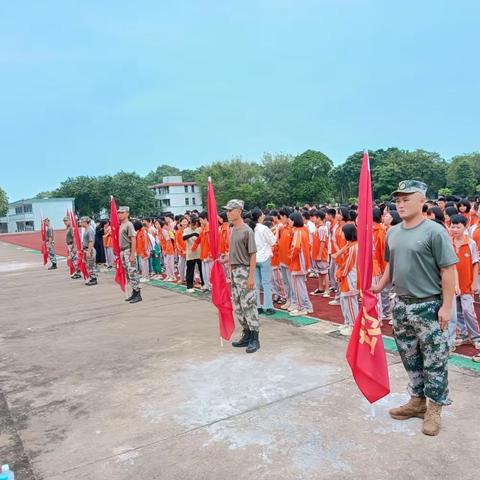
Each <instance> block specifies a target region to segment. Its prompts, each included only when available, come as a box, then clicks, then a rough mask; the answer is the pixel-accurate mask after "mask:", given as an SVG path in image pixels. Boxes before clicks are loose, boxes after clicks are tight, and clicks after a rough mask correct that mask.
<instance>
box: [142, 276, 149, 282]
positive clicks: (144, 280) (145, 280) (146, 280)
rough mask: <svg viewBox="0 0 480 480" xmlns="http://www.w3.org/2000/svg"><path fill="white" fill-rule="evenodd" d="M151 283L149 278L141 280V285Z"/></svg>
mask: <svg viewBox="0 0 480 480" xmlns="http://www.w3.org/2000/svg"><path fill="white" fill-rule="evenodd" d="M149 281H150V280H149V279H148V278H144V277H142V278H141V279H140V283H148V282H149Z"/></svg>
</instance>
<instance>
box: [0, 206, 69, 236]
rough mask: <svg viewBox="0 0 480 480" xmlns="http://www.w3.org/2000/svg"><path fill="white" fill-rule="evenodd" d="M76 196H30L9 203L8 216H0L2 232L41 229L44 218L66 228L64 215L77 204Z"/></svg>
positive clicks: (55, 227) (0, 230)
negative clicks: (26, 198)
mask: <svg viewBox="0 0 480 480" xmlns="http://www.w3.org/2000/svg"><path fill="white" fill-rule="evenodd" d="M74 202H75V199H74V198H30V199H28V200H19V201H18V202H13V203H9V204H8V212H7V216H6V217H0V233H14V232H28V231H32V230H40V224H41V222H42V218H49V219H50V224H51V225H52V227H53V228H54V229H60V228H64V225H63V217H64V216H65V214H66V213H67V209H68V210H73V209H74V206H75V203H74Z"/></svg>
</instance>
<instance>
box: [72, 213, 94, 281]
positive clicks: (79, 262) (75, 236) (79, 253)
mask: <svg viewBox="0 0 480 480" xmlns="http://www.w3.org/2000/svg"><path fill="white" fill-rule="evenodd" d="M70 221H71V223H72V228H73V239H74V240H75V247H76V248H77V267H78V269H79V270H80V271H81V272H82V275H83V278H84V279H85V280H86V279H87V278H88V277H89V276H90V275H89V274H88V270H87V265H86V264H85V259H84V258H83V246H82V239H81V238H80V230H79V229H78V225H77V219H76V218H75V212H73V211H71V212H70Z"/></svg>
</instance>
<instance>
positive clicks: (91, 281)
mask: <svg viewBox="0 0 480 480" xmlns="http://www.w3.org/2000/svg"><path fill="white" fill-rule="evenodd" d="M96 284H97V279H96V278H90V280H89V281H88V282H87V283H86V284H85V285H86V286H87V287H91V286H92V285H96Z"/></svg>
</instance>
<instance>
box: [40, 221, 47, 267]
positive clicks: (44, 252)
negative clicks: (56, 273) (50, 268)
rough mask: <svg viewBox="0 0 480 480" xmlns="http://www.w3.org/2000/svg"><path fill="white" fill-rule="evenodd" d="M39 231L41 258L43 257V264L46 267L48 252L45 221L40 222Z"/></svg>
mask: <svg viewBox="0 0 480 480" xmlns="http://www.w3.org/2000/svg"><path fill="white" fill-rule="evenodd" d="M41 225H42V227H41V229H40V233H41V236H42V257H43V264H44V265H46V264H47V262H48V250H47V226H46V225H45V221H44V220H43V217H42V220H41Z"/></svg>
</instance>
